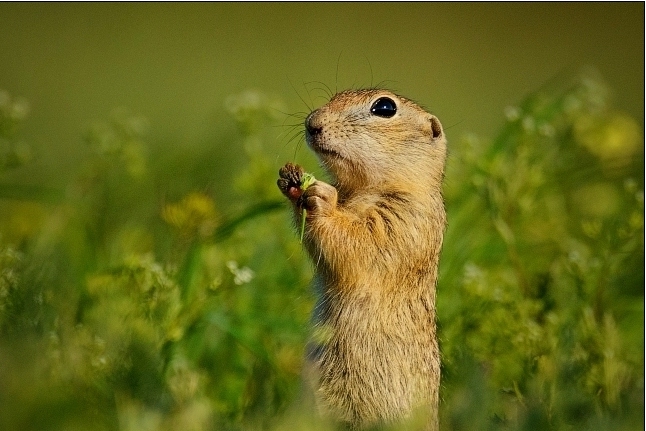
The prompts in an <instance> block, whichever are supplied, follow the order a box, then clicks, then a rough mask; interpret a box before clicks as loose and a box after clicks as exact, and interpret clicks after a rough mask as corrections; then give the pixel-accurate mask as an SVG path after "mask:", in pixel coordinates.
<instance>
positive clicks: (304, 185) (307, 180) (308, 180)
mask: <svg viewBox="0 0 646 431" xmlns="http://www.w3.org/2000/svg"><path fill="white" fill-rule="evenodd" d="M314 181H316V178H314V175H312V174H308V173H307V172H304V173H303V176H302V177H301V190H302V191H305V190H307V189H308V188H309V186H311V185H312V184H314ZM306 217H307V210H306V209H305V208H303V214H302V215H301V244H302V243H303V235H304V234H305V218H306Z"/></svg>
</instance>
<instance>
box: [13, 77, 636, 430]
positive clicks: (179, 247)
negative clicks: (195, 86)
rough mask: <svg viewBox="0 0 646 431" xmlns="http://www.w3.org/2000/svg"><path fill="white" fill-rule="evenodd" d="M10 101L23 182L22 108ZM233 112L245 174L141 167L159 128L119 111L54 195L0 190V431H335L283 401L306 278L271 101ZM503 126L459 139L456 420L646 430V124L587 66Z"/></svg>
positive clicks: (447, 286) (450, 392) (291, 384)
mask: <svg viewBox="0 0 646 431" xmlns="http://www.w3.org/2000/svg"><path fill="white" fill-rule="evenodd" d="M0 102H2V103H0V116H1V117H0V138H1V140H0V152H1V153H0V161H1V162H2V163H1V165H0V169H1V170H2V172H9V171H17V170H20V169H22V168H24V167H25V166H28V165H29V163H30V161H31V160H32V153H31V150H30V148H29V147H28V146H26V145H25V144H22V143H21V141H20V133H21V125H22V124H23V123H24V119H25V118H26V116H27V115H28V109H27V108H26V107H27V106H28V105H27V103H26V101H24V100H21V99H18V98H14V97H12V96H10V95H8V94H7V93H3V94H2V97H0ZM223 105H224V106H225V108H226V110H227V111H228V113H229V114H230V118H231V121H232V122H234V123H235V124H236V125H237V127H238V131H239V132H238V134H237V135H235V136H228V137H226V139H228V140H229V141H230V142H227V145H226V146H221V147H230V148H238V149H239V150H240V151H241V153H242V154H243V157H242V159H243V160H244V162H243V164H242V165H240V166H234V167H231V166H228V163H230V160H231V158H230V156H228V155H224V154H217V153H213V152H212V151H210V150H208V149H201V150H198V149H193V152H186V151H184V152H182V150H181V149H178V150H177V151H176V152H175V153H171V154H165V155H164V157H160V156H159V155H158V154H154V153H153V154H151V148H153V147H154V146H153V145H150V144H149V143H148V142H147V141H146V136H147V128H148V127H149V126H148V124H147V122H146V120H145V119H143V118H141V117H139V116H137V115H133V114H132V113H129V112H127V111H125V110H118V111H115V112H114V113H113V115H112V117H111V118H109V119H107V120H106V121H105V122H100V123H96V124H94V125H92V126H91V127H90V128H89V130H88V131H87V133H86V135H85V136H84V140H85V142H86V144H87V152H86V156H85V159H84V160H83V163H82V164H81V165H80V166H78V169H77V171H76V172H74V175H72V176H73V177H74V180H72V181H70V182H69V183H68V184H66V185H65V187H64V188H62V189H56V188H52V187H51V186H49V185H48V184H47V183H46V182H45V181H39V179H38V178H32V179H31V181H30V183H29V184H16V183H11V184H4V183H3V181H2V178H1V177H0V199H1V201H0V235H1V236H0V382H1V384H0V406H2V407H1V408H0V428H1V429H21V430H50V429H51V430H59V429H84V430H111V429H120V430H163V429H173V430H175V429H182V430H216V429H217V430H220V429H228V430H238V429H239V430H248V429H294V428H296V429H319V428H320V427H323V428H325V424H322V425H321V424H317V423H315V422H314V421H313V420H312V419H311V417H310V416H307V415H306V414H305V413H303V411H299V408H293V406H300V405H301V404H302V400H300V399H299V397H300V395H299V386H300V372H301V371H300V369H301V365H302V359H303V350H304V343H305V340H306V338H307V334H308V321H309V313H310V310H311V307H312V304H313V298H312V293H311V292H310V290H309V288H308V284H309V280H310V278H311V275H312V271H311V267H310V265H309V263H308V261H307V259H306V256H305V254H304V252H303V251H302V250H301V247H300V246H299V244H298V240H297V238H296V235H295V233H294V231H293V229H292V227H291V226H290V224H289V213H288V211H287V206H286V205H285V204H284V203H283V202H282V200H281V199H280V196H279V193H278V191H277V189H276V187H275V177H276V173H277V170H278V168H279V167H280V165H281V164H282V163H283V162H285V161H284V160H274V159H273V158H272V156H271V154H272V153H271V152H269V151H268V150H267V147H268V145H267V142H268V140H269V136H274V135H275V128H274V127H273V126H274V125H276V124H280V122H281V121H283V118H282V116H281V114H280V111H281V109H282V108H281V103H280V101H278V100H274V99H272V98H270V97H268V96H266V95H264V94H263V93H261V92H258V91H248V92H244V93H241V94H236V95H232V96H230V97H229V98H228V99H227V100H226V101H225V102H224V103H223ZM501 115H502V113H501ZM504 115H505V117H506V118H505V123H504V125H503V127H502V129H501V130H500V131H499V133H498V134H497V135H496V136H495V137H493V138H492V139H489V138H487V137H484V136H475V135H467V136H463V137H461V138H460V139H456V140H454V141H453V140H452V141H451V142H450V143H449V147H450V156H449V160H448V166H447V172H446V183H445V198H446V205H447V210H448V215H449V226H448V229H447V232H446V238H445V245H444V250H443V255H442V261H441V274H440V281H439V287H438V313H439V316H438V317H439V327H440V337H441V340H440V344H441V349H442V354H443V380H442V388H441V398H442V402H441V403H442V404H441V418H442V428H443V429H447V430H449V429H450V430H487V429H501V430H502V429H504V430H536V429H550V430H578V429H590V430H594V429H599V430H601V429H603V430H610V429H616V430H620V429H621V430H623V429H636V428H643V425H644V421H643V409H644V399H643V394H644V384H643V382H644V375H643V370H644V363H643V357H644V336H643V330H644V326H643V313H644V307H643V305H644V302H643V301H644V293H643V292H644V291H643V286H644V267H643V262H644V194H643V190H644V184H643V148H644V147H643V131H642V130H640V127H639V125H638V123H636V121H635V120H634V119H632V118H630V117H629V116H627V115H626V114H625V113H622V112H618V111H616V110H614V109H613V108H612V106H610V105H609V102H608V90H607V88H606V87H605V85H604V84H603V82H602V81H601V80H600V79H599V78H598V77H597V76H595V75H594V74H590V73H583V74H581V75H578V76H574V77H569V76H560V77H557V78H555V79H554V80H553V81H551V82H549V83H547V84H546V85H544V86H543V87H541V88H540V89H538V90H537V91H536V92H534V93H532V94H530V95H528V96H527V97H526V98H525V99H523V100H522V101H521V102H520V103H519V104H518V106H515V107H509V108H508V109H507V110H506V111H505V113H504ZM290 121H291V120H290ZM296 127H298V126H296ZM297 131H298V129H287V132H286V134H285V140H286V141H287V140H289V136H291V135H290V133H297ZM289 145H293V146H297V145H302V142H301V143H300V144H297V143H296V142H290V143H289ZM299 157H300V158H302V159H304V161H303V162H302V163H304V164H305V165H306V166H307V169H308V170H311V169H312V168H313V164H314V159H313V158H312V156H311V155H308V154H305V151H304V150H303V149H301V150H300V152H299ZM217 169H225V170H228V171H231V172H233V175H232V177H231V178H230V182H229V183H227V184H223V183H217V182H209V178H210V177H209V175H210V174H209V172H212V171H213V170H217ZM68 174H69V173H66V175H68ZM317 176H319V174H318V172H317ZM321 176H323V175H321ZM204 184H208V185H207V186H206V187H205V186H204ZM223 189H224V190H223ZM290 406H292V408H290ZM301 410H302V409H301Z"/></svg>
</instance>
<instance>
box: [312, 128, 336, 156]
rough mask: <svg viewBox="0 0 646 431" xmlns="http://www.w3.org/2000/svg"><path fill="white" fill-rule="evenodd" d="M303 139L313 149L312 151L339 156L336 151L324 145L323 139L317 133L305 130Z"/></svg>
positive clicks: (323, 154)
mask: <svg viewBox="0 0 646 431" xmlns="http://www.w3.org/2000/svg"><path fill="white" fill-rule="evenodd" d="M305 140H306V141H307V144H308V145H309V146H310V148H311V149H312V150H314V152H315V153H317V154H320V155H322V156H333V157H340V156H341V155H340V154H339V153H338V152H336V151H334V150H332V149H330V148H328V147H327V146H326V145H325V141H324V140H323V139H322V138H321V136H320V135H319V134H317V135H312V134H311V133H310V132H309V130H306V132H305Z"/></svg>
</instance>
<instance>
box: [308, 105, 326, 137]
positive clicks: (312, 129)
mask: <svg viewBox="0 0 646 431" xmlns="http://www.w3.org/2000/svg"><path fill="white" fill-rule="evenodd" d="M316 112H317V111H314V112H312V113H311V114H310V115H308V116H307V118H306V119H305V130H307V133H308V134H309V135H311V136H316V135H318V134H319V133H321V130H322V127H320V126H317V125H316V124H315V121H314V114H316Z"/></svg>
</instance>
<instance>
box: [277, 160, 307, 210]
mask: <svg viewBox="0 0 646 431" xmlns="http://www.w3.org/2000/svg"><path fill="white" fill-rule="evenodd" d="M278 176H279V178H278V181H277V182H276V184H278V188H279V189H280V191H281V192H282V193H283V194H284V195H285V196H286V197H287V198H289V200H290V201H292V202H294V203H296V201H298V199H299V198H300V197H301V195H302V194H303V191H302V190H301V181H302V178H303V168H301V167H300V166H299V165H294V164H292V163H286V164H285V166H283V167H282V168H280V170H279V171H278Z"/></svg>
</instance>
